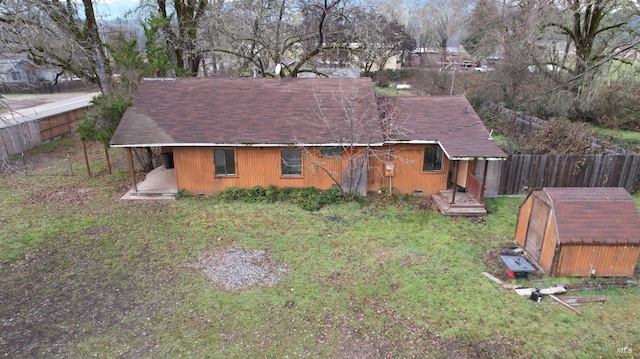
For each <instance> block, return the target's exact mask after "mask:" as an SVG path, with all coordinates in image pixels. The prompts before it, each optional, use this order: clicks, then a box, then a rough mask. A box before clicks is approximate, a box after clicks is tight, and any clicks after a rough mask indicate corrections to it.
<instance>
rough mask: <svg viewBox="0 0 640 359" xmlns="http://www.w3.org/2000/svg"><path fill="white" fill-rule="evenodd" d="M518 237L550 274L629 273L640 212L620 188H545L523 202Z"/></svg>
mask: <svg viewBox="0 0 640 359" xmlns="http://www.w3.org/2000/svg"><path fill="white" fill-rule="evenodd" d="M515 240H516V242H517V243H518V244H519V245H520V246H521V247H522V248H524V250H525V251H526V253H527V255H528V256H529V257H530V259H532V260H534V261H535V262H537V263H538V264H539V265H540V267H541V268H542V269H544V271H545V272H546V273H547V274H549V275H551V276H582V277H588V276H601V277H613V276H627V277H630V276H633V273H634V270H635V268H636V264H637V263H638V255H640V217H638V209H637V208H636V204H635V202H634V201H633V199H632V198H631V196H630V195H629V193H627V191H626V190H625V189H624V188H621V187H589V188H587V187H571V188H567V187H565V188H562V187H555V188H549V187H546V188H542V189H536V190H533V191H532V192H531V193H529V195H528V196H527V198H526V199H525V200H524V202H523V203H522V205H521V206H520V211H519V213H518V222H517V225H516V233H515Z"/></svg>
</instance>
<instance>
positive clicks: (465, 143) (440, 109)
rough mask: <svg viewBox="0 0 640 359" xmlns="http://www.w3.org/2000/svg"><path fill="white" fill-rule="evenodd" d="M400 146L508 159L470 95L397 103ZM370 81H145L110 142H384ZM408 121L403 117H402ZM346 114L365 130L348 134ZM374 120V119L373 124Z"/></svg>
mask: <svg viewBox="0 0 640 359" xmlns="http://www.w3.org/2000/svg"><path fill="white" fill-rule="evenodd" d="M395 103H396V105H397V106H400V107H401V111H400V115H399V116H398V118H399V119H400V120H399V121H398V122H399V123H400V122H401V124H399V125H400V126H403V127H405V128H406V129H407V131H402V133H403V135H402V137H399V138H396V139H395V140H397V141H399V142H417V143H440V144H441V145H442V147H443V149H444V150H445V152H446V153H447V155H448V156H449V157H450V158H454V157H465V158H466V157H473V158H478V157H482V158H490V157H491V158H496V157H497V158H504V157H505V156H506V155H505V154H504V152H502V150H501V149H500V148H499V147H498V145H497V144H495V143H494V142H493V141H491V140H488V137H489V133H488V132H487V130H486V128H485V127H484V125H483V124H482V122H481V121H480V119H479V117H478V116H477V115H476V114H475V112H474V111H473V109H472V108H471V105H470V104H469V102H468V101H467V99H466V98H464V97H463V96H446V97H444V96H443V97H415V98H402V99H397V100H396V102H395ZM378 116H379V114H378V106H377V103H376V97H375V95H374V93H373V86H372V84H371V79H369V78H357V79H338V78H328V79H326V78H323V79H320V78H315V79H309V78H306V79H303V78H294V79H290V78H287V79H271V78H233V79H231V78H177V79H150V80H143V81H142V82H141V83H140V85H139V86H138V89H137V91H136V93H135V95H134V99H133V106H131V107H130V108H129V109H127V111H126V112H125V114H124V116H123V118H122V120H121V121H120V125H119V126H118V128H117V130H116V132H115V134H114V136H113V138H112V140H111V145H112V146H115V147H140V146H251V145H254V146H256V145H258V146H263V145H267V146H268V145H296V144H310V145H331V144H333V145H336V144H341V143H351V141H352V139H349V138H346V137H345V138H342V137H340V134H341V133H342V134H343V135H344V134H345V133H354V134H356V135H357V136H356V138H354V139H353V142H355V143H359V144H370V145H382V144H384V143H385V138H384V136H383V131H382V129H381V128H369V127H367V126H373V125H375V126H376V127H381V126H380V124H379V121H377V119H378ZM403 116H404V117H403ZM346 117H351V118H354V119H356V120H357V121H355V123H357V124H358V125H359V126H363V128H365V129H364V130H361V131H351V132H349V131H345V130H344V126H345V125H347V123H346V122H345V121H344V120H345V118H346ZM369 119H375V120H374V121H369Z"/></svg>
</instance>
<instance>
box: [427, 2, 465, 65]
mask: <svg viewBox="0 0 640 359" xmlns="http://www.w3.org/2000/svg"><path fill="white" fill-rule="evenodd" d="M424 12H425V14H428V18H427V19H428V20H429V25H428V26H427V31H428V32H431V33H432V34H431V35H430V36H429V37H428V38H430V39H433V41H434V42H436V43H437V47H438V48H439V49H440V53H441V58H442V61H443V62H446V61H447V50H448V47H449V45H450V44H451V41H452V40H453V39H456V38H457V37H458V36H459V35H460V33H461V31H462V29H463V28H464V24H465V21H466V19H467V18H468V16H469V0H454V1H448V0H434V1H430V2H428V3H426V4H425V7H424Z"/></svg>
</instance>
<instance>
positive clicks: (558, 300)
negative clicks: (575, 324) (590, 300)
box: [549, 294, 582, 315]
mask: <svg viewBox="0 0 640 359" xmlns="http://www.w3.org/2000/svg"><path fill="white" fill-rule="evenodd" d="M549 298H551V299H553V300H555V301H556V302H558V303H560V304H562V305H563V306H564V307H565V308H567V309H569V310H570V311H572V312H574V313H576V314H578V315H582V312H580V311H579V310H577V309H576V308H574V307H572V306H571V304H569V303H566V302H565V301H563V300H562V299H560V298H558V297H556V296H555V295H553V294H549Z"/></svg>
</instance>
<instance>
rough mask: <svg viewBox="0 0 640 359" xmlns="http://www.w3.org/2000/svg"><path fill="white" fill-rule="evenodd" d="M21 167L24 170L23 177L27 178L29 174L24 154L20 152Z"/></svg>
mask: <svg viewBox="0 0 640 359" xmlns="http://www.w3.org/2000/svg"><path fill="white" fill-rule="evenodd" d="M22 167H23V168H24V175H25V176H28V175H29V173H28V172H27V159H26V158H25V157H24V152H22Z"/></svg>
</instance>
